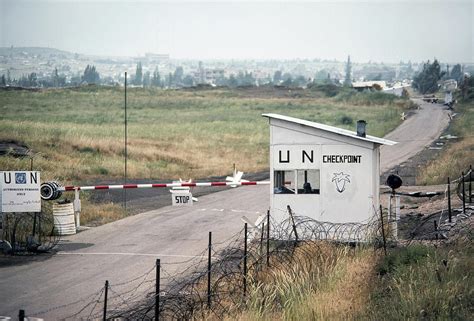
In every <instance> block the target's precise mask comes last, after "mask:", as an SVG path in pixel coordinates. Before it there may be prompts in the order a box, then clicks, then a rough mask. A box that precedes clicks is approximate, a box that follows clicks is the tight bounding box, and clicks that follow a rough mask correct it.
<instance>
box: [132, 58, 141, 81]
mask: <svg viewBox="0 0 474 321" xmlns="http://www.w3.org/2000/svg"><path fill="white" fill-rule="evenodd" d="M142 83H143V70H142V63H141V62H140V61H139V62H138V64H137V70H136V72H135V80H134V81H133V84H134V85H137V86H141V85H142Z"/></svg>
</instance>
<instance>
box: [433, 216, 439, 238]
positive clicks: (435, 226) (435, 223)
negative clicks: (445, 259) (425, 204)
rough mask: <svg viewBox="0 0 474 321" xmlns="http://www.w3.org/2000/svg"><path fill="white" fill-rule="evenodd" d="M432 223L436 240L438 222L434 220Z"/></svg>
mask: <svg viewBox="0 0 474 321" xmlns="http://www.w3.org/2000/svg"><path fill="white" fill-rule="evenodd" d="M433 223H434V229H435V238H436V239H438V222H436V220H434V221H433Z"/></svg>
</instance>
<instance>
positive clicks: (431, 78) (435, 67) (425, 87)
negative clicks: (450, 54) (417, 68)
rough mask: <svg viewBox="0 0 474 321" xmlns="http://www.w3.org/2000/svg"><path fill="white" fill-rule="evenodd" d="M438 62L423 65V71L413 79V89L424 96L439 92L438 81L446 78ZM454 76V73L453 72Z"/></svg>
mask: <svg viewBox="0 0 474 321" xmlns="http://www.w3.org/2000/svg"><path fill="white" fill-rule="evenodd" d="M444 74H445V72H444V71H443V72H442V71H441V66H440V64H439V62H438V60H436V59H435V60H434V61H433V63H430V62H429V61H428V62H426V63H425V64H423V70H422V71H421V72H420V73H419V74H418V75H416V76H415V77H414V78H413V88H415V89H416V90H418V91H419V92H420V93H422V94H431V93H434V92H436V91H438V81H439V80H440V79H441V78H442V77H443V76H444ZM451 74H452V72H451Z"/></svg>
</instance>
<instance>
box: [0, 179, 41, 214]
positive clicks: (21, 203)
mask: <svg viewBox="0 0 474 321" xmlns="http://www.w3.org/2000/svg"><path fill="white" fill-rule="evenodd" d="M0 204H1V212H3V213H12V212H41V194H40V172H37V171H5V172H0Z"/></svg>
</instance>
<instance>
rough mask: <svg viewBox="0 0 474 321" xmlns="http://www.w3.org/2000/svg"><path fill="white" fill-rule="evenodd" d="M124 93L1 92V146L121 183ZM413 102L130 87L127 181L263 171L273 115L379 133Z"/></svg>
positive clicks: (64, 174)
mask: <svg viewBox="0 0 474 321" xmlns="http://www.w3.org/2000/svg"><path fill="white" fill-rule="evenodd" d="M123 97H124V92H123V88H119V87H112V88H110V87H109V88H105V87H95V86H86V87H82V88H71V89H49V90H40V91H34V92H32V91H1V92H0V113H1V119H0V140H8V139H14V140H17V141H20V142H24V143H26V144H27V145H28V146H29V147H30V148H31V149H32V150H33V151H34V152H35V153H37V154H36V156H35V158H34V167H35V169H38V170H41V171H42V179H43V180H46V179H56V180H59V181H60V182H62V183H63V184H69V183H77V182H87V181H94V180H101V179H114V178H117V179H118V178H121V177H123V172H124V160H123V158H124V157H123V156H124V99H123ZM409 107H410V101H408V100H404V99H399V98H396V97H394V96H391V95H386V94H382V93H355V92H352V91H342V92H339V94H337V95H336V96H334V97H327V96H326V94H325V92H324V91H321V90H318V89H313V90H309V89H308V90H298V89H293V90H288V89H275V88H270V89H269V88H267V89H263V88H260V89H258V88H257V89H255V88H249V89H233V90H231V89H200V90H197V89H194V90H193V89H188V90H156V89H142V88H131V89H129V91H128V126H129V127H128V128H129V129H128V141H129V144H128V156H129V161H128V176H129V177H130V178H137V179H138V178H146V179H158V178H159V179H176V178H179V177H182V178H190V177H191V178H202V177H208V176H213V175H225V174H228V173H229V172H231V169H232V164H233V163H235V164H236V166H237V168H238V169H239V170H243V171H245V172H257V171H262V170H265V169H267V168H268V140H269V131H268V124H267V120H266V119H265V118H263V117H261V114H262V113H267V112H273V113H280V114H284V115H290V116H295V117H301V118H304V119H308V120H312V121H316V122H321V123H325V124H330V125H335V126H340V127H344V128H348V129H352V130H354V129H355V122H356V121H357V120H358V119H365V120H366V121H367V122H368V133H369V134H371V135H376V136H383V135H384V134H386V133H387V132H388V131H390V130H392V129H393V128H394V127H396V126H397V125H398V123H399V121H400V119H399V114H400V112H401V111H402V110H403V109H405V108H409ZM28 167H29V160H28V159H18V158H14V157H0V168H1V169H3V170H18V169H27V168H28Z"/></svg>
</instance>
